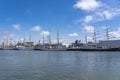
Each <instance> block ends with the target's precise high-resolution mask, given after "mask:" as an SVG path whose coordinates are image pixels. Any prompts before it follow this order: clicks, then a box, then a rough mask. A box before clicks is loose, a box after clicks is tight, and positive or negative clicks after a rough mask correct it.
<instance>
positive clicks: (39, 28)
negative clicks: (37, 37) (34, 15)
mask: <svg viewBox="0 0 120 80" xmlns="http://www.w3.org/2000/svg"><path fill="white" fill-rule="evenodd" d="M40 30H41V27H40V26H35V27H33V28H32V29H31V31H37V32H39V31H40Z"/></svg>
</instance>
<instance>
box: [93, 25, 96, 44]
mask: <svg viewBox="0 0 120 80" xmlns="http://www.w3.org/2000/svg"><path fill="white" fill-rule="evenodd" d="M93 40H94V43H95V44H96V43H97V33H96V28H95V27H94V32H93Z"/></svg>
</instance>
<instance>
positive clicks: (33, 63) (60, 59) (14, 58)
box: [0, 51, 120, 80]
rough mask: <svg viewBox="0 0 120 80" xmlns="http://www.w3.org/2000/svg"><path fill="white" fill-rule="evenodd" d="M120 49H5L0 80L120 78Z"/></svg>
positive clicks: (0, 68)
mask: <svg viewBox="0 0 120 80" xmlns="http://www.w3.org/2000/svg"><path fill="white" fill-rule="evenodd" d="M119 62H120V52H79V51H78V52H64V51H61V52H57V51H55V52H52V51H50V52H47V51H34V52H32V51H21V52H20V51H1V52H0V64H1V65H0V80H119V79H120V72H119V70H120V69H119V68H120V64H119Z"/></svg>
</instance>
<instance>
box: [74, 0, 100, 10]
mask: <svg viewBox="0 0 120 80" xmlns="http://www.w3.org/2000/svg"><path fill="white" fill-rule="evenodd" d="M100 6H101V3H100V2H98V1H96V0H79V1H77V3H76V4H75V5H74V7H75V8H78V9H82V10H85V11H94V10H96V9H97V8H98V7H100Z"/></svg>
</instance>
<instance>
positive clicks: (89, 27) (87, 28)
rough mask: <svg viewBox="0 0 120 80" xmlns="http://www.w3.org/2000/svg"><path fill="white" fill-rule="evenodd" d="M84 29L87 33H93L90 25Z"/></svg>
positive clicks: (92, 27)
mask: <svg viewBox="0 0 120 80" xmlns="http://www.w3.org/2000/svg"><path fill="white" fill-rule="evenodd" d="M84 29H85V30H86V31H87V32H89V33H93V31H94V26H90V25H89V26H88V25H87V26H85V27H84Z"/></svg>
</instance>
